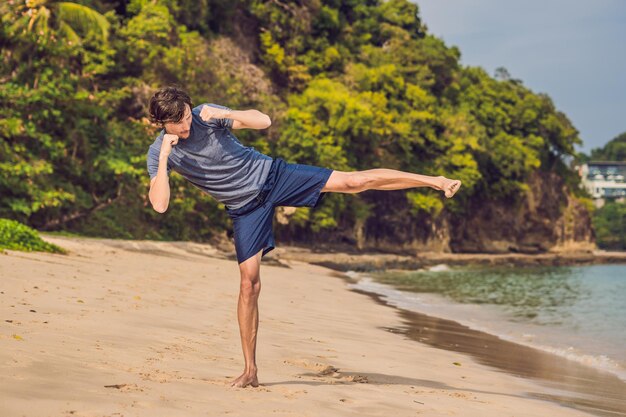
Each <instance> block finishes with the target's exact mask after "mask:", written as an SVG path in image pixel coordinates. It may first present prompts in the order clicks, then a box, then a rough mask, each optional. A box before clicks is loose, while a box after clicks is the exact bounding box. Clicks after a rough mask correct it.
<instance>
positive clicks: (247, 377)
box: [230, 372, 259, 388]
mask: <svg viewBox="0 0 626 417" xmlns="http://www.w3.org/2000/svg"><path fill="white" fill-rule="evenodd" d="M248 385H251V386H253V387H258V386H259V380H258V379H257V376H256V372H254V373H248V372H244V373H243V374H241V376H239V378H237V379H235V380H234V381H233V382H232V383H231V384H230V386H231V387H236V388H245V387H247V386H248Z"/></svg>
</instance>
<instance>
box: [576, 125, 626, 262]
mask: <svg viewBox="0 0 626 417" xmlns="http://www.w3.org/2000/svg"><path fill="white" fill-rule="evenodd" d="M579 159H580V160H581V161H619V162H626V132H624V133H622V134H620V135H618V136H616V137H615V138H613V139H612V140H610V141H609V142H608V143H607V144H606V145H604V146H603V147H601V148H595V149H592V150H591V155H584V154H583V155H582V157H581V158H579ZM592 219H593V228H594V230H595V232H596V241H597V243H598V246H599V247H600V248H602V249H612V250H626V204H624V202H623V201H621V202H620V201H615V200H612V199H608V200H607V201H606V202H605V204H604V205H603V206H602V207H601V208H599V209H595V210H594V211H593V217H592Z"/></svg>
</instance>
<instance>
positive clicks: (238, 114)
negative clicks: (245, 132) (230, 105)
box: [228, 109, 272, 129]
mask: <svg viewBox="0 0 626 417" xmlns="http://www.w3.org/2000/svg"><path fill="white" fill-rule="evenodd" d="M228 118H229V119H233V129H246V128H247V129H267V128H268V127H270V126H271V125H272V121H271V120H270V117H269V116H268V115H267V114H264V113H261V112H260V111H258V110H254V109H251V110H232V111H231V112H230V115H229V116H228Z"/></svg>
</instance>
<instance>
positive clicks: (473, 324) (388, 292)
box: [348, 264, 626, 381]
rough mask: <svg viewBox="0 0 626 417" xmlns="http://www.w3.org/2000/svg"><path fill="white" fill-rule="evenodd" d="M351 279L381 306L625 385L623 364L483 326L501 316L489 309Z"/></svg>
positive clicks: (514, 328)
mask: <svg viewBox="0 0 626 417" xmlns="http://www.w3.org/2000/svg"><path fill="white" fill-rule="evenodd" d="M442 265H443V264H442ZM436 266H439V265H436ZM446 267H447V265H446ZM433 268H434V267H433ZM442 270H443V269H442ZM352 277H353V278H355V279H357V282H356V283H351V284H348V286H349V287H350V288H354V289H358V290H361V291H365V292H371V293H375V294H378V295H380V296H381V297H382V298H383V299H384V300H385V302H387V303H388V304H390V305H392V306H394V307H398V308H402V309H405V310H409V311H415V312H418V313H422V314H428V315H431V316H436V317H441V318H444V319H448V320H454V321H456V322H458V323H460V324H462V325H465V326H467V327H469V328H471V329H474V330H478V331H482V332H485V333H489V334H492V335H495V336H497V337H499V338H501V339H504V340H508V341H511V342H514V343H518V344H522V345H525V346H528V347H532V348H535V349H539V350H542V351H545V352H549V353H552V354H555V355H558V356H561V357H564V358H567V359H569V360H572V361H575V362H578V363H581V364H584V365H587V366H590V367H593V368H596V369H600V370H603V371H606V372H610V373H612V374H614V375H616V376H618V377H619V378H620V379H622V380H623V381H626V366H625V364H622V363H620V362H618V361H616V360H614V359H612V358H610V357H608V356H606V355H592V354H589V353H585V352H583V351H581V350H580V349H578V348H576V347H573V346H568V347H555V346H549V345H546V344H543V343H541V341H540V340H538V339H541V335H536V334H534V333H528V332H524V331H523V330H525V329H524V326H522V325H518V324H517V323H511V322H508V321H507V322H506V323H505V325H504V326H502V328H501V329H498V328H497V326H494V325H493V324H491V325H488V324H486V323H493V322H494V316H495V317H498V316H501V315H502V314H504V313H503V312H501V311H496V309H494V308H490V307H489V306H479V305H475V304H460V303H454V302H452V301H450V300H448V299H447V298H445V297H443V296H439V295H436V294H430V293H412V292H406V291H401V290H397V289H395V288H393V287H391V286H389V285H386V284H381V283H379V282H376V281H374V280H373V279H372V278H371V277H369V276H367V275H365V274H359V273H354V274H353V275H352ZM494 313H495V314H494ZM505 329H506V330H505Z"/></svg>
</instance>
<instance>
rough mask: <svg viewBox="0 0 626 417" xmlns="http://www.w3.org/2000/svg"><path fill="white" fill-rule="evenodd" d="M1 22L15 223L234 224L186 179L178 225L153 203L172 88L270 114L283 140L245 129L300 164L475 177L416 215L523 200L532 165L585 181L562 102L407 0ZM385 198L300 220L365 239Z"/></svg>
mask: <svg viewBox="0 0 626 417" xmlns="http://www.w3.org/2000/svg"><path fill="white" fill-rule="evenodd" d="M0 12H1V13H2V14H1V16H2V29H1V32H0V48H1V55H2V61H1V67H0V79H2V83H0V196H1V197H0V216H3V217H8V218H13V219H17V220H20V221H22V222H25V223H27V224H30V225H32V226H34V227H37V228H41V229H47V230H50V229H66V230H74V231H80V232H82V233H85V234H92V235H101V236H113V237H128V238H131V237H137V238H151V239H197V240H201V239H206V238H208V237H210V236H212V235H214V234H216V233H220V232H222V231H224V230H226V229H228V228H229V224H230V223H229V219H228V217H227V215H226V213H225V212H224V210H223V206H222V205H221V204H219V203H218V202H217V201H215V200H213V199H212V198H211V197H209V196H207V195H204V194H201V193H200V192H199V191H198V190H197V189H195V188H194V187H190V186H188V184H185V181H184V180H183V179H182V178H181V177H180V176H178V175H176V174H173V175H172V176H171V180H170V185H171V187H172V195H171V198H172V202H171V204H170V208H169V210H168V212H167V213H166V215H160V214H158V213H156V212H154V211H153V210H152V209H151V207H150V205H149V202H148V200H147V188H148V182H149V181H148V176H147V172H146V168H145V154H146V151H147V148H148V145H149V144H150V143H151V142H152V141H153V139H154V137H155V135H156V133H157V129H156V128H155V127H154V126H151V125H150V124H149V123H148V122H147V119H146V103H147V100H148V98H149V97H150V94H151V93H152V91H154V89H156V88H158V87H160V86H163V85H165V84H172V83H177V84H179V85H182V86H184V87H185V88H186V89H187V90H188V91H189V92H190V93H191V95H192V98H193V100H194V102H195V103H200V102H204V101H211V102H214V103H220V104H224V105H227V106H229V107H231V108H236V109H245V108H257V109H259V110H261V111H263V112H265V113H267V114H269V115H270V116H271V117H272V120H273V124H272V127H271V128H270V129H268V130H267V131H264V132H260V131H250V130H244V131H237V135H238V137H240V139H241V140H242V142H244V143H247V144H249V145H251V146H254V147H255V148H256V149H258V150H260V151H262V152H264V153H268V154H271V155H273V156H281V157H283V158H285V159H287V160H288V161H291V162H299V163H308V164H318V165H323V166H327V167H331V168H334V169H338V170H357V169H368V168H375V167H386V168H394V169H401V170H406V171H412V172H419V173H424V174H428V175H445V176H447V177H450V178H458V179H461V180H462V181H463V189H462V192H461V193H459V194H458V195H457V197H455V198H454V199H453V200H445V199H444V198H443V196H442V195H441V194H440V193H436V192H434V191H433V190H432V189H411V190H407V191H401V193H402V195H403V196H405V198H404V203H403V204H404V205H405V206H406V207H407V208H408V209H409V213H411V216H413V217H414V218H413V219H412V220H411V221H422V222H423V221H427V220H428V219H429V218H432V217H434V216H437V215H439V214H440V213H441V212H442V210H446V211H447V212H449V213H451V215H456V216H463V215H464V211H465V210H466V208H467V207H469V206H470V204H469V202H470V200H476V199H478V200H481V199H487V198H489V199H509V200H511V201H514V200H515V199H517V198H520V196H522V195H523V194H524V191H525V190H527V188H528V186H527V185H526V182H525V181H526V180H527V178H528V175H529V174H530V173H531V172H533V171H535V170H538V169H541V170H561V171H562V172H569V170H568V168H567V167H566V166H565V164H564V163H563V158H564V157H567V156H568V155H573V154H574V145H575V144H580V143H581V141H580V139H579V137H578V132H577V131H576V129H575V128H574V127H573V126H572V124H571V123H570V121H569V120H568V119H567V117H566V116H565V115H564V114H563V113H561V112H559V111H558V110H557V109H556V108H555V106H554V104H553V102H552V100H551V99H550V98H549V97H548V96H546V95H543V94H535V93H533V92H532V91H530V90H529V89H528V88H526V87H525V86H524V85H523V84H522V83H521V82H520V81H519V80H516V79H511V78H510V77H509V76H508V74H507V73H506V71H505V70H500V71H498V74H497V75H498V76H497V77H491V76H490V75H489V74H487V73H486V72H485V71H484V70H483V69H481V68H479V67H464V66H461V65H460V63H459V60H460V55H461V53H460V51H459V50H458V49H457V48H456V47H448V46H446V45H445V44H444V43H443V41H442V40H441V39H438V38H436V37H434V36H432V35H431V34H429V33H428V31H427V30H426V28H425V26H424V24H423V22H422V21H421V19H420V16H419V13H418V6H417V5H415V4H414V3H411V2H409V1H408V0H388V1H380V0H348V1H335V0H323V1H322V0H301V1H296V2H288V1H284V0H275V1H271V2H266V1H260V0H232V1H228V2H227V1H225V0H200V1H191V0H155V1H147V0H131V1H130V2H128V3H126V2H122V3H119V2H113V1H104V0H92V1H84V2H81V5H78V4H76V3H68V2H58V1H55V0H40V1H37V2H30V1H24V0H20V1H18V0H12V1H9V2H2V4H1V5H0ZM375 193H377V192H376V191H371V192H369V193H363V194H359V195H345V194H331V195H329V196H328V198H326V199H325V201H324V203H323V205H322V206H321V208H320V209H319V210H315V211H310V210H308V209H299V210H298V211H297V212H296V214H295V215H294V218H293V221H292V222H291V224H290V225H288V226H284V227H287V228H301V229H303V230H309V231H311V230H312V231H316V230H319V229H324V228H326V229H328V228H343V229H348V230H351V228H352V227H353V226H354V225H355V224H363V223H364V222H365V221H367V219H368V218H369V217H371V216H372V215H373V213H375V208H376V204H377V202H376V199H375V198H372V196H373V195H374V196H375V195H376V194H375Z"/></svg>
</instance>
